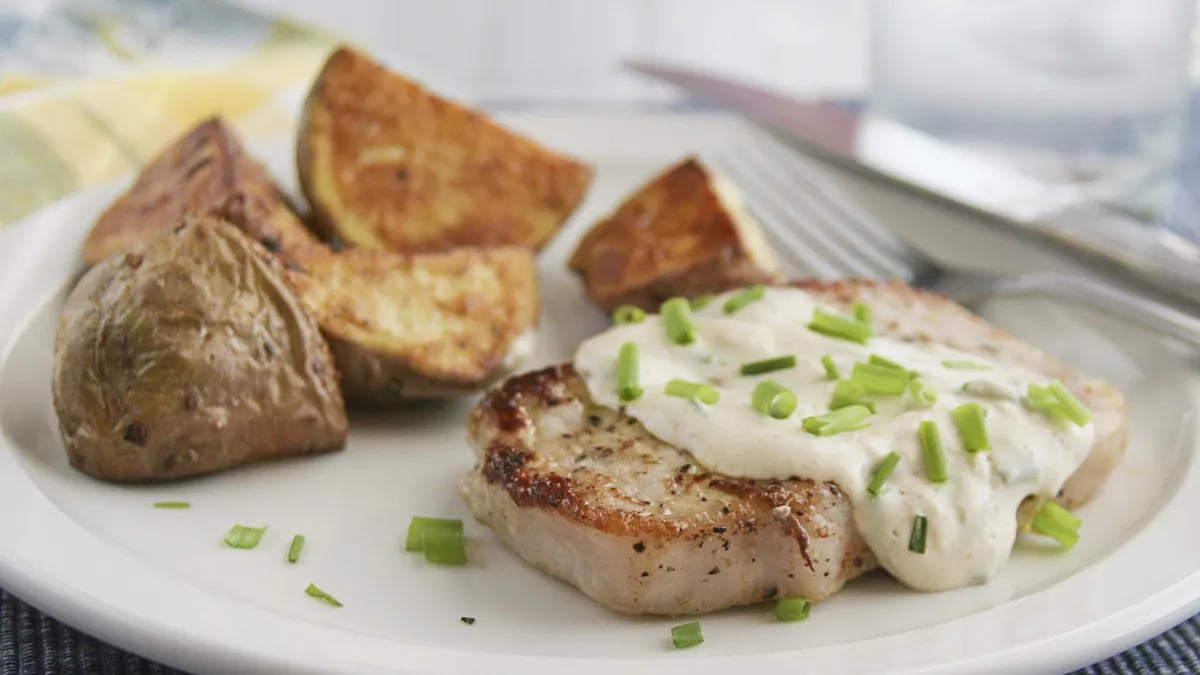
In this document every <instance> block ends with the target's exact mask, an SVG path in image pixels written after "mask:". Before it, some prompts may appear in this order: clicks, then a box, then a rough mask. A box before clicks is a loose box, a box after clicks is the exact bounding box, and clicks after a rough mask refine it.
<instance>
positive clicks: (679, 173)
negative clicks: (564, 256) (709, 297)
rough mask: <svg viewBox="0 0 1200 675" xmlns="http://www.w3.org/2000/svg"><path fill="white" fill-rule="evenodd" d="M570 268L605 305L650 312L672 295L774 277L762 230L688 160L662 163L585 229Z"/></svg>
mask: <svg viewBox="0 0 1200 675" xmlns="http://www.w3.org/2000/svg"><path fill="white" fill-rule="evenodd" d="M570 268H571V270H572V271H574V272H576V273H577V274H579V276H580V277H582V278H583V281H584V284H585V285H586V287H587V294H588V297H590V298H591V299H592V302H594V303H596V304H597V305H599V306H600V307H601V308H602V309H604V310H606V311H611V310H612V309H613V308H615V307H616V306H617V305H623V304H629V305H636V306H638V307H641V308H643V309H645V310H648V311H656V310H657V309H658V306H659V305H660V304H661V303H662V301H663V300H666V299H667V298H670V297H673V296H684V297H693V296H696V295H701V294H704V293H719V292H721V291H725V290H729V289H730V288H738V287H740V286H748V285H752V284H760V283H772V282H775V281H778V279H779V265H778V263H777V262H776V261H775V256H774V254H773V253H772V252H771V251H770V250H769V249H768V248H767V245H766V242H765V240H764V238H763V235H762V231H761V229H760V228H759V226H758V224H757V223H755V222H754V221H753V220H752V219H751V218H750V216H749V214H747V213H745V212H744V211H743V210H742V209H741V207H740V204H738V203H737V202H736V195H735V194H733V189H732V188H731V187H730V186H729V185H728V184H727V183H724V182H723V179H720V178H719V177H717V176H715V175H714V174H712V173H711V172H710V171H709V170H708V169H706V168H705V167H704V166H703V165H702V164H700V162H699V161H697V160H696V159H695V158H689V159H686V160H684V161H683V162H682V163H680V164H678V165H676V166H674V167H672V168H670V169H668V170H667V171H666V172H664V173H663V174H661V175H659V176H658V177H656V178H655V179H653V180H652V181H650V182H649V183H647V184H646V185H644V186H643V187H642V188H641V189H639V190H638V191H637V192H635V193H634V194H633V195H631V196H630V197H629V198H628V199H626V200H625V202H624V203H622V204H621V205H620V206H619V207H618V208H617V210H616V211H615V212H614V213H613V214H612V215H611V216H609V217H607V218H605V219H603V220H601V221H600V222H598V223H596V225H595V226H593V227H592V229H591V231H590V232H588V233H587V236H585V237H584V239H583V241H581V242H580V244H579V247H578V248H577V249H576V250H575V254H574V255H573V256H572V257H571V261H570Z"/></svg>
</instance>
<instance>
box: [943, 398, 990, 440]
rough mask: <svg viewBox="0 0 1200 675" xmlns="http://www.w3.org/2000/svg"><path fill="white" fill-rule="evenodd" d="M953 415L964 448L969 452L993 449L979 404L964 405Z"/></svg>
mask: <svg viewBox="0 0 1200 675" xmlns="http://www.w3.org/2000/svg"><path fill="white" fill-rule="evenodd" d="M951 415H952V416H953V418H954V426H956V427H958V435H959V437H960V438H961V439H962V443H963V448H965V449H966V451H967V452H979V451H980V450H990V449H991V448H992V444H991V441H989V440H988V433H987V424H985V423H984V421H983V408H980V407H979V404H978V403H964V404H962V405H960V406H958V407H957V408H955V409H954V412H953V413H951Z"/></svg>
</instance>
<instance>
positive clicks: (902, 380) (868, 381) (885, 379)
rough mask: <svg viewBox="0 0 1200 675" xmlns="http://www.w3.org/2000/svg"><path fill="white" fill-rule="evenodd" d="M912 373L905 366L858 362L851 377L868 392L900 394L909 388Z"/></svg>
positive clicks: (885, 394)
mask: <svg viewBox="0 0 1200 675" xmlns="http://www.w3.org/2000/svg"><path fill="white" fill-rule="evenodd" d="M911 378H912V375H911V374H910V373H909V372H908V371H907V370H904V369H903V368H899V369H897V368H892V367H890V366H881V365H878V364H875V363H856V364H854V371H853V372H852V373H851V374H850V379H851V380H852V381H853V382H855V383H856V384H858V385H859V386H861V387H862V388H863V389H865V390H866V392H867V393H868V394H879V395H882V396H898V395H900V394H903V393H904V391H905V390H906V389H908V382H909V380H910V379H911Z"/></svg>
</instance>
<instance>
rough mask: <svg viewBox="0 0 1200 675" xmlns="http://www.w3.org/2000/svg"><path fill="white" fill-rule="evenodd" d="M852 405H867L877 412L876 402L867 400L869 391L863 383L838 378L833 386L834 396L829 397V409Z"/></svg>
mask: <svg viewBox="0 0 1200 675" xmlns="http://www.w3.org/2000/svg"><path fill="white" fill-rule="evenodd" d="M850 405H862V406H866V407H867V409H868V410H870V411H871V412H875V403H874V402H872V401H868V400H867V392H866V390H865V389H863V388H862V386H861V385H859V384H857V383H855V382H851V381H850V380H838V383H837V384H836V385H834V387H833V396H831V397H830V398H829V409H830V410H839V409H841V408H845V407H846V406H850Z"/></svg>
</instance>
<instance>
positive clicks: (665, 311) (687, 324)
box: [659, 298, 696, 345]
mask: <svg viewBox="0 0 1200 675" xmlns="http://www.w3.org/2000/svg"><path fill="white" fill-rule="evenodd" d="M659 314H660V315H661V316H662V320H663V326H664V327H666V329H667V337H669V338H671V342H674V343H675V344H677V345H690V344H692V343H693V342H695V341H696V324H694V323H692V306H691V305H690V304H689V303H688V301H687V298H671V299H670V300H667V301H666V302H664V303H663V304H662V307H661V308H660V309H659Z"/></svg>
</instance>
